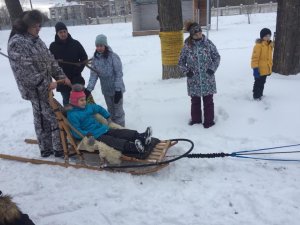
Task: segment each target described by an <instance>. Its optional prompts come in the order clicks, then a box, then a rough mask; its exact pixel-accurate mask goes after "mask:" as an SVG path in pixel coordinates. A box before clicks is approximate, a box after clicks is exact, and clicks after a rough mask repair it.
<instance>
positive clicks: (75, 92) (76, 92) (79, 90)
mask: <svg viewBox="0 0 300 225" xmlns="http://www.w3.org/2000/svg"><path fill="white" fill-rule="evenodd" d="M82 97H85V93H84V91H83V86H82V85H80V84H75V85H73V86H72V91H71V94H70V104H71V105H74V106H78V100H79V99H80V98H82Z"/></svg>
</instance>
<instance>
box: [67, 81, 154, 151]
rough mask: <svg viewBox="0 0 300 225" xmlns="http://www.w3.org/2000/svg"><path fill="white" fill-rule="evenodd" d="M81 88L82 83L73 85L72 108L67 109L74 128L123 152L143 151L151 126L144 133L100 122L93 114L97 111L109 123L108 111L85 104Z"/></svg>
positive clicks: (150, 133) (77, 137)
mask: <svg viewBox="0 0 300 225" xmlns="http://www.w3.org/2000/svg"><path fill="white" fill-rule="evenodd" d="M83 89H84V88H83V86H82V85H79V84H76V85H73V87H72V91H71V94H70V104H71V106H72V108H71V109H69V110H68V111H67V118H68V120H69V122H70V123H71V125H72V126H73V127H74V128H76V129H77V130H78V131H79V132H80V133H81V134H82V135H83V136H88V137H89V136H93V137H94V138H95V139H97V140H98V141H101V142H103V143H105V144H107V145H108V146H110V147H112V148H114V149H116V150H119V151H121V152H122V153H123V154H126V153H144V152H145V151H146V150H147V149H148V146H150V144H151V136H152V129H151V127H147V129H146V131H145V132H144V133H138V132H137V131H135V130H129V129H112V128H109V127H108V126H107V125H105V124H101V123H100V122H99V121H98V120H96V118H95V117H94V115H95V114H97V113H99V114H100V115H102V116H103V117H104V118H105V119H107V120H108V122H109V123H110V122H111V119H110V117H111V115H110V113H109V112H108V111H106V110H105V109H104V108H103V107H102V106H100V105H97V104H87V103H86V95H85V93H84V91H83ZM71 133H72V135H73V136H74V137H75V138H76V139H78V140H80V139H82V138H81V137H80V136H79V135H78V134H77V133H76V132H74V131H71Z"/></svg>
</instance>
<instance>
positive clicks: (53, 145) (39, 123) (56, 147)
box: [31, 99, 63, 155]
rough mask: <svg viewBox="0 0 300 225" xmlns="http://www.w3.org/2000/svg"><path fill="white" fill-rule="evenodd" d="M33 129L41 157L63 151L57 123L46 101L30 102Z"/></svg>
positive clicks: (35, 100) (36, 100)
mask: <svg viewBox="0 0 300 225" xmlns="http://www.w3.org/2000/svg"><path fill="white" fill-rule="evenodd" d="M31 104H32V109H33V119H34V128H35V133H36V136H37V140H38V144H39V147H40V151H41V155H43V154H47V153H49V152H51V153H54V152H60V151H63V148H62V144H61V141H60V134H59V128H58V123H57V120H56V117H55V114H54V112H53V110H52V108H51V106H50V104H49V102H48V100H39V99H32V100H31Z"/></svg>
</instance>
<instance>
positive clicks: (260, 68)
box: [251, 28, 274, 100]
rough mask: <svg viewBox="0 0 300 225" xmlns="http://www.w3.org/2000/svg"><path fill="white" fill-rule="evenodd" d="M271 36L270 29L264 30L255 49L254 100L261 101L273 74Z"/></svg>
mask: <svg viewBox="0 0 300 225" xmlns="http://www.w3.org/2000/svg"><path fill="white" fill-rule="evenodd" d="M271 35H272V33H271V30H270V29H268V28H263V29H262V30H261V31H260V38H259V39H257V40H256V43H255V46H254V48H253V52H252V57H251V67H252V69H253V76H254V85H253V98H254V100H261V98H262V96H263V92H264V87H265V83H266V79H267V76H269V75H271V73H272V66H273V48H274V45H273V42H272V41H271Z"/></svg>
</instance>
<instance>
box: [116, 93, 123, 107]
mask: <svg viewBox="0 0 300 225" xmlns="http://www.w3.org/2000/svg"><path fill="white" fill-rule="evenodd" d="M122 97H123V94H122V91H116V92H115V96H114V103H115V104H118V103H119V101H120V100H121V98H122Z"/></svg>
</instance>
